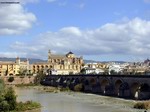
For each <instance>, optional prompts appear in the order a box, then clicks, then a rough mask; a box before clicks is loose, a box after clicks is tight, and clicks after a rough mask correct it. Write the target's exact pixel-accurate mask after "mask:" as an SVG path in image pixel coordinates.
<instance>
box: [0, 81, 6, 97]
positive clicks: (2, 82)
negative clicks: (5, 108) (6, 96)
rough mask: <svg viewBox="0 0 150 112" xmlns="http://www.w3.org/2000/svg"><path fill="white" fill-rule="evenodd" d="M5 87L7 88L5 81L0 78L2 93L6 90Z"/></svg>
mask: <svg viewBox="0 0 150 112" xmlns="http://www.w3.org/2000/svg"><path fill="white" fill-rule="evenodd" d="M4 89H5V85H4V81H3V80H2V79H0V94H1V93H2V92H3V91H4Z"/></svg>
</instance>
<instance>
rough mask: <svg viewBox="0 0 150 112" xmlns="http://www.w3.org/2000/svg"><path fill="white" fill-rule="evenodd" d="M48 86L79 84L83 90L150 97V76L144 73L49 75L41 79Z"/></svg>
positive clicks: (121, 95)
mask: <svg viewBox="0 0 150 112" xmlns="http://www.w3.org/2000/svg"><path fill="white" fill-rule="evenodd" d="M41 84H43V85H46V86H62V87H69V88H70V89H72V90H75V87H76V88H77V85H78V87H79V85H80V86H81V87H82V88H81V91H83V92H90V93H95V94H102V95H109V96H116V97H122V98H131V99H139V100H143V99H150V76H148V75H142V76H135V75H48V76H46V77H45V78H44V80H42V81H41Z"/></svg>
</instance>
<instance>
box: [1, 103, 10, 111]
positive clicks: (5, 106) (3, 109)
mask: <svg viewBox="0 0 150 112" xmlns="http://www.w3.org/2000/svg"><path fill="white" fill-rule="evenodd" d="M9 108H10V106H9V104H8V102H7V101H5V100H3V101H2V102H0V112H7V111H9Z"/></svg>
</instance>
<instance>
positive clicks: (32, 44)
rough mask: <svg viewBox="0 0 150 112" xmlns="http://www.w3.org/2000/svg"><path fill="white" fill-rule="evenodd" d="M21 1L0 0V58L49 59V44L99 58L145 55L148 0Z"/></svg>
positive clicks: (58, 50)
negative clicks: (10, 2) (7, 2)
mask: <svg viewBox="0 0 150 112" xmlns="http://www.w3.org/2000/svg"><path fill="white" fill-rule="evenodd" d="M3 1H19V0H0V2H3ZM19 2H20V4H2V3H1V4H0V18H1V21H0V47H1V50H0V56H1V57H17V56H19V57H26V58H41V59H47V52H48V49H51V51H52V52H53V53H58V54H65V53H67V52H69V51H72V52H74V53H75V54H77V55H78V56H81V55H82V56H83V57H84V58H85V59H92V60H99V61H108V60H109V61H110V60H123V61H141V60H144V59H146V58H149V55H150V53H149V50H150V39H149V38H150V37H149V35H150V0H111V1H110V0H20V1H19Z"/></svg>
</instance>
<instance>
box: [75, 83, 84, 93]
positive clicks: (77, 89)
mask: <svg viewBox="0 0 150 112" xmlns="http://www.w3.org/2000/svg"><path fill="white" fill-rule="evenodd" d="M82 88H83V85H82V83H80V84H77V85H75V87H74V91H81V90H82Z"/></svg>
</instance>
